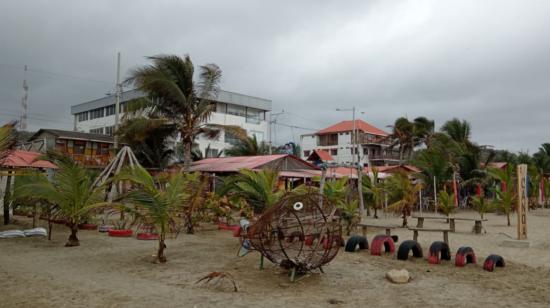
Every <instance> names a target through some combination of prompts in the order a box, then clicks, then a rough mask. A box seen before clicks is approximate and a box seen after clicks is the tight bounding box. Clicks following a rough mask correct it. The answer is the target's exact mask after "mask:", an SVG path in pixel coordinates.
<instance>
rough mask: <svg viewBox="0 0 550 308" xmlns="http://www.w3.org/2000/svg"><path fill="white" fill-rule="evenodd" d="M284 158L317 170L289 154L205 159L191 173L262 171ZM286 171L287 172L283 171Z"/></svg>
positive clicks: (193, 166)
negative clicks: (268, 165) (266, 166)
mask: <svg viewBox="0 0 550 308" xmlns="http://www.w3.org/2000/svg"><path fill="white" fill-rule="evenodd" d="M284 158H288V159H292V160H294V161H296V162H297V163H298V164H299V165H301V166H303V168H301V169H296V170H302V169H308V168H309V169H310V170H318V168H317V167H315V166H314V165H312V164H310V163H308V162H306V161H304V160H301V159H300V158H298V157H296V156H293V155H289V154H275V155H261V156H236V157H219V158H206V159H203V160H199V161H197V162H194V163H193V164H192V166H191V171H201V172H238V171H239V170H241V169H263V168H262V167H264V166H265V165H267V164H269V163H273V162H275V161H277V160H282V159H284ZM285 171H288V170H285Z"/></svg>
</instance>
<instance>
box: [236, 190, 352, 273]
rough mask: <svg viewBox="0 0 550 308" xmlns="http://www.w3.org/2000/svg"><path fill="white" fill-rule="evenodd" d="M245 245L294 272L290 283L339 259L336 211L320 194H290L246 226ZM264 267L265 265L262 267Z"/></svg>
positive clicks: (242, 234)
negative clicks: (336, 258)
mask: <svg viewBox="0 0 550 308" xmlns="http://www.w3.org/2000/svg"><path fill="white" fill-rule="evenodd" d="M241 236H242V240H243V244H244V243H245V242H246V243H247V245H249V246H251V248H253V249H254V250H258V251H259V252H260V253H261V254H262V260H261V261H260V262H261V263H263V257H265V258H267V259H268V260H270V261H271V262H273V263H275V264H278V265H279V266H281V267H283V268H285V269H288V270H291V280H294V277H295V275H296V274H298V275H301V274H305V273H306V272H309V271H312V270H314V269H317V268H318V269H320V270H321V271H322V266H323V265H325V264H327V263H329V262H330V261H331V260H332V259H334V257H336V255H337V253H338V251H339V250H340V247H341V244H342V226H341V224H340V217H339V216H338V215H337V209H336V207H335V206H334V205H332V204H330V203H329V202H328V200H327V199H326V198H325V197H324V196H323V195H321V194H319V193H317V192H308V193H305V194H298V193H289V194H287V195H286V196H284V197H283V199H282V200H281V201H280V202H279V203H278V204H276V205H274V206H273V207H271V208H270V209H267V210H266V211H265V212H264V213H263V214H262V215H261V216H260V217H259V218H258V219H257V220H256V221H255V222H252V223H251V224H250V225H248V226H243V230H242V232H241ZM260 266H262V264H261V265H260Z"/></svg>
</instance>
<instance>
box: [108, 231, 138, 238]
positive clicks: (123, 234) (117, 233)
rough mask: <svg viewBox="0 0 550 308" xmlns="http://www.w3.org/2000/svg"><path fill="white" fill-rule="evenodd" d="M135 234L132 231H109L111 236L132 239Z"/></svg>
mask: <svg viewBox="0 0 550 308" xmlns="http://www.w3.org/2000/svg"><path fill="white" fill-rule="evenodd" d="M133 233H134V232H133V231H132V230H109V236H113V237H130V236H132V234H133Z"/></svg>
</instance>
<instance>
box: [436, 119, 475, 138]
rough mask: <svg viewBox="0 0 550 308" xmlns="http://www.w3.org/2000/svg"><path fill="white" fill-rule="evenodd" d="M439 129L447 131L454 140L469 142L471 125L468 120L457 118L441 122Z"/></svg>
mask: <svg viewBox="0 0 550 308" xmlns="http://www.w3.org/2000/svg"><path fill="white" fill-rule="evenodd" d="M441 130H442V131H443V132H445V133H447V134H448V135H449V136H450V137H451V138H452V139H453V140H454V141H456V142H458V143H462V144H469V143H470V134H471V126H470V123H468V121H466V120H464V121H460V120H459V119H457V118H454V119H452V120H449V121H447V122H445V124H443V126H442V127H441Z"/></svg>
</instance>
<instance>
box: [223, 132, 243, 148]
mask: <svg viewBox="0 0 550 308" xmlns="http://www.w3.org/2000/svg"><path fill="white" fill-rule="evenodd" d="M224 138H225V142H226V143H229V144H231V145H236V144H238V143H239V140H240V139H239V138H237V136H235V135H234V134H232V133H231V132H228V131H226V132H225V137H224Z"/></svg>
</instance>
